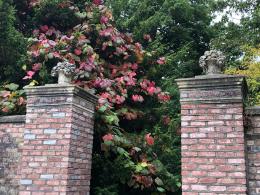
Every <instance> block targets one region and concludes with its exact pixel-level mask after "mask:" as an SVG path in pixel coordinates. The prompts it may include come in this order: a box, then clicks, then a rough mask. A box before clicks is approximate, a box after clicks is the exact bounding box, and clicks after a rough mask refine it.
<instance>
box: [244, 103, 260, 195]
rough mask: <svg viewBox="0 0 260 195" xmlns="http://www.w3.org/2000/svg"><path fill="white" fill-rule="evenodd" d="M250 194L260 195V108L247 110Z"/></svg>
mask: <svg viewBox="0 0 260 195" xmlns="http://www.w3.org/2000/svg"><path fill="white" fill-rule="evenodd" d="M246 113H247V119H248V121H247V123H248V124H247V130H246V140H247V156H248V163H247V164H248V183H249V185H248V194H250V195H258V194H260V106H255V107H251V108H247V110H246Z"/></svg>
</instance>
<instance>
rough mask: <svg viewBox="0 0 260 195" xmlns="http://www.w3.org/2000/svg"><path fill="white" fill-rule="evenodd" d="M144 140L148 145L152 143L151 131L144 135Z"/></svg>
mask: <svg viewBox="0 0 260 195" xmlns="http://www.w3.org/2000/svg"><path fill="white" fill-rule="evenodd" d="M145 141H146V143H147V144H148V145H149V146H152V145H154V138H153V137H152V136H151V133H148V134H146V135H145Z"/></svg>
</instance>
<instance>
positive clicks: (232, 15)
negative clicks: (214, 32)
mask: <svg viewBox="0 0 260 195" xmlns="http://www.w3.org/2000/svg"><path fill="white" fill-rule="evenodd" d="M225 15H227V16H228V18H229V21H231V22H234V23H235V24H240V21H241V18H242V16H243V14H242V13H241V12H238V11H235V10H231V9H230V8H229V7H228V8H226V9H224V10H223V11H221V12H215V13H213V17H214V19H213V21H212V24H215V23H218V22H220V21H221V20H222V18H223V16H225Z"/></svg>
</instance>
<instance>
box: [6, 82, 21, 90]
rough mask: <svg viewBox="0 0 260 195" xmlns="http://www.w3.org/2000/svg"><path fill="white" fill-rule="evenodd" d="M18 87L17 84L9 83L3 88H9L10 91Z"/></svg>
mask: <svg viewBox="0 0 260 195" xmlns="http://www.w3.org/2000/svg"><path fill="white" fill-rule="evenodd" d="M18 87H19V85H17V84H15V83H10V84H8V85H6V86H5V88H7V89H10V90H11V91H15V90H17V89H18Z"/></svg>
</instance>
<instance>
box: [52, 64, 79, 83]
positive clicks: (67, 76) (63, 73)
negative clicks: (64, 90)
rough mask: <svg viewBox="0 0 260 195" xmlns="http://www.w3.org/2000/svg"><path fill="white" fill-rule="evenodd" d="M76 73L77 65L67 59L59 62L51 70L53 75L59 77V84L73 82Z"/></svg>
mask: <svg viewBox="0 0 260 195" xmlns="http://www.w3.org/2000/svg"><path fill="white" fill-rule="evenodd" d="M75 75H76V65H75V64H71V63H69V62H67V61H65V62H59V63H58V64H57V66H54V67H53V68H52V71H51V76H53V77H58V84H66V83H71V81H72V78H73V77H74V76H75Z"/></svg>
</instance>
